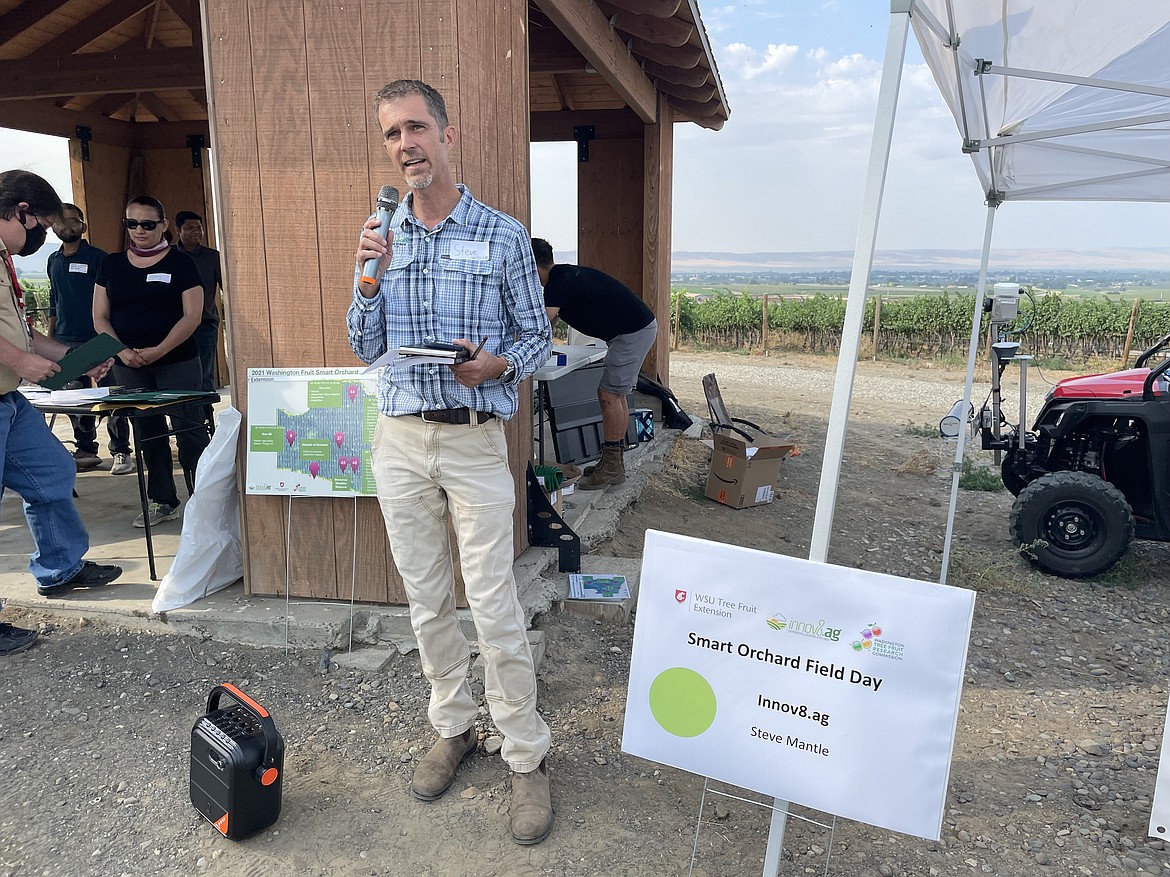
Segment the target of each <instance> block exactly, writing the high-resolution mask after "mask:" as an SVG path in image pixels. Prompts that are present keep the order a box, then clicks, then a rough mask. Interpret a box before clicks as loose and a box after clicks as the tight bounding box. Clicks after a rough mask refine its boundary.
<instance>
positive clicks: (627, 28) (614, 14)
mask: <svg viewBox="0 0 1170 877" xmlns="http://www.w3.org/2000/svg"><path fill="white" fill-rule="evenodd" d="M597 5H598V6H599V7H601V11H602V12H604V13H605V14H606V15H608V16H609V23H610V24H612V25H613V26H614V27H615V28H617V29H618V30H620V31H621V32H622V33H625V34H629V35H630V36H632V37H638V38H639V39H643V40H647V41H649V42H651V43H662V44H663V45H667V46H685V45H686V44H687V43H688V42H689V41H690V40H691V38H692V36H693V35H694V33H695V27H694V25H693V24H691V23H690V22H687V21H683V20H682V19H679V18H656V17H654V16H652V15H635V14H633V13H631V12H629V11H627V10H625V9H621V8H619V7H617V6H614V5H613V4H612V3H606V2H605V0H598V3H597Z"/></svg>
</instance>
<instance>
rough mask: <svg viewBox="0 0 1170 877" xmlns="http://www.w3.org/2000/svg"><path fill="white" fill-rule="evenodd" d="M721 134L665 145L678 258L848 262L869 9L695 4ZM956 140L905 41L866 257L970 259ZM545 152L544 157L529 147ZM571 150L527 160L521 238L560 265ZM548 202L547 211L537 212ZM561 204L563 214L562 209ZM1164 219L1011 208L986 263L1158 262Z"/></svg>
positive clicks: (973, 212)
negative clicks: (1110, 252) (891, 253)
mask: <svg viewBox="0 0 1170 877" xmlns="http://www.w3.org/2000/svg"><path fill="white" fill-rule="evenodd" d="M700 10H701V12H702V16H703V21H704V23H705V24H706V27H707V35H708V39H709V41H710V43H711V46H712V49H713V51H714V53H715V58H716V62H717V64H718V66H719V72H720V75H721V78H722V80H723V86H724V90H725V92H726V94H727V99H728V102H729V104H730V105H731V119H730V121H729V122H728V123H727V124H726V125H725V126H724V128H723V130H722V131H718V132H711V131H705V130H702V129H700V128H698V127H697V126H696V125H693V124H685V125H680V126H678V127H676V129H675V176H674V249H675V250H676V251H696V250H698V251H704V250H706V251H723V252H757V251H765V252H766V251H816V250H851V249H852V248H853V246H854V241H855V239H856V236H857V223H858V213H859V208H860V203H861V194H862V188H863V186H864V182H865V170H866V166H867V164H868V161H869V151H870V138H871V136H872V130H873V123H874V116H875V110H876V102H877V91H878V85H879V82H880V78H881V64H882V56H883V54H884V52H885V45H886V38H887V34H888V32H889V14H888V10H889V4H888V3H884V2H882V0H827V2H818V0H743V2H739V3H734V4H726V3H725V4H720V3H716V2H703V0H700ZM959 142H960V138H959V134H958V131H957V129H956V126H955V122H954V120H953V118H952V117H951V115H950V113H949V112H948V111H947V109H946V107H945V105H944V103H943V100H942V97H941V95H940V94H939V92H938V89H937V87H936V85H935V83H934V80H933V78H932V77H931V75H930V73H929V71H928V70H927V69H926V67H925V65H924V64H923V62H922V57H921V55H920V54H919V53H918V50H917V46H916V43H915V41H914V36H913V33H911V34H910V37H909V44H908V50H907V55H906V67H905V72H904V75H903V80H902V88H901V95H900V100H899V105H898V115H897V119H896V122H895V128H894V141H893V155H892V157H891V161H890V168H889V174H888V177H887V180H886V189H885V201H884V204H883V212H882V218H881V224H880V227H879V233H878V246H879V248H887V249H923V248H931V249H933V248H943V249H952V248H963V249H978V248H979V247H980V246H981V244H982V238H983V229H984V222H985V218H986V209H985V207H984V205H983V195H982V192H981V190H980V186H979V182H978V178H977V177H976V175H975V171H974V169H973V167H972V166H971V163H970V160H969V159H968V158H967V157H966V156H964V155H962V154H961V153H960V151H959ZM540 149H544V147H540ZM571 165H572V150H571V147H570V148H567V150H566V151H564V155H563V157H562V156H561V155H558V156H557V157H556V158H555V159H552V158H549V157H546V156H544V155H542V154H537V155H536V156H535V157H534V166H533V192H534V199H533V224H534V226H535V228H536V230H537V234H539V233H540V231H541V230H542V229H543V230H545V231H546V232H547V234H545V235H543V236H545V237H548V239H549V240H550V241H551V242H552V243H553V245H554V247H556V248H558V249H565V250H569V249H572V248H573V244H572V243H561V242H560V241H569V240H571V239H572V237H573V235H574V232H573V228H572V222H571V217H566V216H565V212H566V211H565V208H564V206H563V205H565V204H566V203H569V202H570V201H571V200H573V199H575V190H574V187H573V185H572V177H571V175H569V176H566V175H567V173H568V169H569V168H571ZM542 190H545V191H549V190H555V191H556V193H557V197H555V198H550V199H548V200H547V201H545V200H543V199H541V198H539V197H538V193H540V192H541V191H542ZM574 203H575V202H574ZM1168 229H1170V205H1164V204H1110V203H1094V204H1087V203H1075V202H1071V203H1064V204H1043V203H1021V202H1015V203H1009V204H1006V205H1004V206H1003V207H1001V208H1000V209H999V211H998V213H997V216H996V225H995V237H994V241H995V246H996V248H1001V247H1002V248H1059V249H1075V250H1085V249H1090V248H1098V247H1118V246H1132V247H1159V248H1162V249H1164V250H1165V251H1166V252H1167V261H1168V262H1170V241H1168V239H1167V238H1168V236H1167V230H1168Z"/></svg>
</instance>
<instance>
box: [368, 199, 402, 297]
mask: <svg viewBox="0 0 1170 877" xmlns="http://www.w3.org/2000/svg"><path fill="white" fill-rule="evenodd" d="M397 209H398V190H397V189H395V188H394V187H393V186H383V187H382V188H381V189H379V190H378V212H377V216H378V234H380V235H381V236H382V237H386V236H387V235H388V234H389V232H390V217H391V216H393V215H394V211H395V210H397ZM380 261H381V260H380V259H369V260H367V261H366V264H365V267H363V268H362V276H361V277H359V278H358V285H360V286H362V287H363V288H364V289H365V290H366V291H367V292H368V291H369V289H370V287H371V286H373V285H374V284H375V283H377V282H378V263H379V262H380Z"/></svg>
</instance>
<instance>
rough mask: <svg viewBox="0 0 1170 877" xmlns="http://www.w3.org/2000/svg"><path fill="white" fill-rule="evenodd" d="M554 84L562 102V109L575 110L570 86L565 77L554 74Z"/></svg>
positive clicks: (558, 98) (558, 97)
mask: <svg viewBox="0 0 1170 877" xmlns="http://www.w3.org/2000/svg"><path fill="white" fill-rule="evenodd" d="M553 86H554V87H555V88H556V90H557V100H558V101H560V103H561V109H562V110H575V109H577V108H576V107H575V106H573V98H572V95H570V94H569V87H568V86H567V85H566V84H565V78H564V77H563V76H562V75H561V74H559V73H554V74H553Z"/></svg>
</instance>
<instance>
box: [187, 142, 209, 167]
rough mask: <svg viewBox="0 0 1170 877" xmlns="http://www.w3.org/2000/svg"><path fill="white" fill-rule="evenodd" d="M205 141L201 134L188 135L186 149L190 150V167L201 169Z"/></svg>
mask: <svg viewBox="0 0 1170 877" xmlns="http://www.w3.org/2000/svg"><path fill="white" fill-rule="evenodd" d="M206 145H207V139H206V138H205V137H204V136H203V135H202V134H188V135H187V148H188V149H190V150H191V167H203V147H204V146H206Z"/></svg>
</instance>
